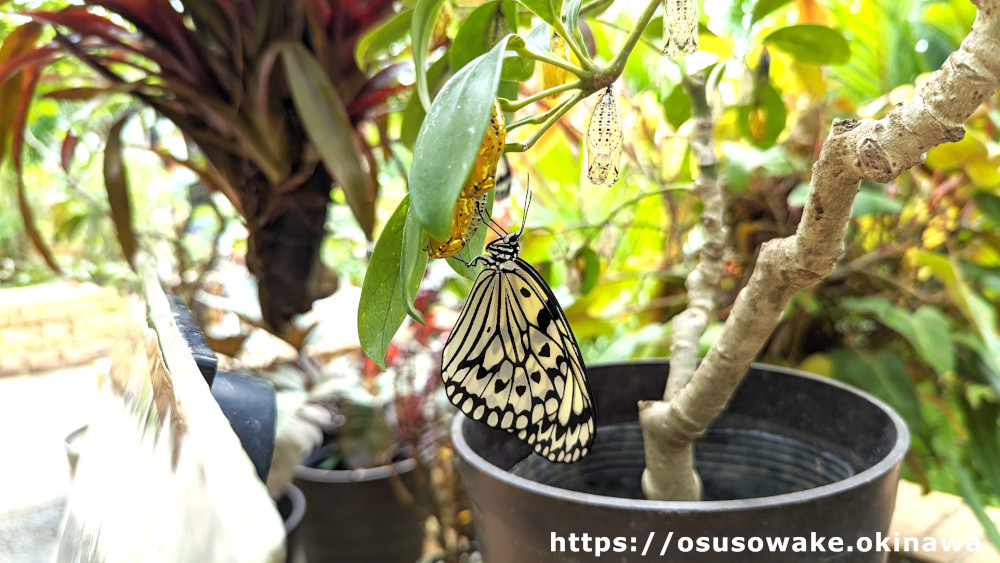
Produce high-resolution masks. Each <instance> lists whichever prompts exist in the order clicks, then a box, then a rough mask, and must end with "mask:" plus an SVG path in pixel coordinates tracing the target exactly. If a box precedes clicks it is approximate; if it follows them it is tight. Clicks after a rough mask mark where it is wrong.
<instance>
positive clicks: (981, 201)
mask: <svg viewBox="0 0 1000 563" xmlns="http://www.w3.org/2000/svg"><path fill="white" fill-rule="evenodd" d="M972 200H973V201H975V202H976V209H979V212H980V213H982V214H983V215H985V216H987V217H989V218H990V221H992V222H993V224H994V225H997V226H1000V197H997V196H996V195H994V194H991V193H989V192H979V193H977V194H976V195H974V196H972Z"/></svg>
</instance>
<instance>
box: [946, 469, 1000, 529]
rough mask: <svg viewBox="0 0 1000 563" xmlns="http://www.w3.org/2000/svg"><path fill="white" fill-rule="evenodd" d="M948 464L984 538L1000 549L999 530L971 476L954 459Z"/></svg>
mask: <svg viewBox="0 0 1000 563" xmlns="http://www.w3.org/2000/svg"><path fill="white" fill-rule="evenodd" d="M948 462H949V465H950V466H951V470H952V472H954V474H955V476H956V477H958V490H959V491H960V492H961V493H962V498H963V499H965V502H966V504H968V505H969V508H970V509H971V510H972V513H973V514H975V515H976V520H979V524H980V525H981V526H982V527H983V531H984V532H986V537H987V538H988V539H989V540H990V543H992V544H993V545H994V546H996V547H997V549H1000V530H997V525H996V524H995V523H994V522H993V519H992V518H991V517H990V515H989V514H988V513H987V512H986V505H985V504H984V503H983V499H982V495H981V494H980V493H979V490H978V489H977V488H976V484H975V482H974V481H973V479H972V476H971V475H969V472H968V470H966V469H965V468H964V467H962V465H961V464H959V463H958V462H957V461H955V460H954V459H949V460H948Z"/></svg>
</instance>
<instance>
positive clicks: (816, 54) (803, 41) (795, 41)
mask: <svg viewBox="0 0 1000 563" xmlns="http://www.w3.org/2000/svg"><path fill="white" fill-rule="evenodd" d="M764 44H765V45H770V46H772V47H774V48H775V49H778V50H779V51H783V52H784V53H785V54H787V55H789V56H790V57H792V58H793V59H795V60H796V61H798V62H800V63H803V64H807V65H826V64H837V65H839V64H844V63H846V62H847V61H848V60H850V58H851V48H850V46H849V45H848V44H847V39H844V35H843V34H842V33H841V32H840V31H839V30H836V29H833V28H831V27H826V26H825V25H816V24H811V23H809V24H802V25H791V26H788V27H783V28H781V29H778V30H776V31H774V32H773V33H771V34H770V35H768V36H767V37H765V38H764Z"/></svg>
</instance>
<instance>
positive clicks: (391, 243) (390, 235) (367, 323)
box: [358, 197, 426, 369]
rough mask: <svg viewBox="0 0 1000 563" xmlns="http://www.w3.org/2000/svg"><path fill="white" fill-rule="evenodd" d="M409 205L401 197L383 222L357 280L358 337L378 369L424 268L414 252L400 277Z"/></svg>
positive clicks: (382, 362)
mask: <svg viewBox="0 0 1000 563" xmlns="http://www.w3.org/2000/svg"><path fill="white" fill-rule="evenodd" d="M409 207H410V205H409V198H408V197H404V198H403V201H401V202H399V206H397V207H396V211H395V212H393V214H392V217H390V218H389V221H388V222H386V224H385V228H384V229H382V234H381V235H380V236H379V237H378V241H377V242H376V243H375V249H374V250H373V251H372V256H371V259H370V260H369V262H368V269H367V271H366V272H365V280H364V282H362V284H361V300H360V302H359V304H358V337H359V338H360V340H361V348H362V349H363V350H364V352H365V354H367V355H368V357H369V358H371V360H372V361H373V362H375V363H376V364H378V366H379V367H381V368H382V369H385V353H386V350H388V349H389V343H390V342H391V341H392V338H393V336H395V335H396V331H397V330H399V327H400V325H402V324H403V319H405V318H406V314H407V309H408V306H407V304H406V296H407V295H416V293H417V288H419V286H420V280H421V279H422V278H423V274H424V268H421V267H419V264H420V258H419V256H418V258H417V261H416V266H415V267H414V269H413V271H412V272H411V275H410V278H409V280H408V283H406V284H403V283H402V282H401V281H400V277H401V276H400V272H399V271H400V268H401V267H402V263H403V261H402V249H403V229H404V226H405V224H406V213H407V210H408V209H409ZM424 260H426V258H424Z"/></svg>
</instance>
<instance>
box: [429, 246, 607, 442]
mask: <svg viewBox="0 0 1000 563" xmlns="http://www.w3.org/2000/svg"><path fill="white" fill-rule="evenodd" d="M585 369H586V368H585V366H584V364H583V358H582V356H581V355H580V349H579V347H578V346H577V343H576V338H575V337H574V336H573V333H572V331H571V330H570V328H569V323H568V322H567V321H566V315H565V314H564V313H563V311H562V309H561V308H560V307H559V303H558V302H557V301H556V299H555V296H553V295H552V292H551V290H550V289H549V288H548V285H547V284H546V283H545V281H544V280H543V279H542V277H541V276H540V275H539V274H538V272H536V271H535V270H534V268H532V267H531V266H530V265H529V264H528V263H527V262H525V261H523V260H521V259H520V258H518V257H516V256H515V257H514V258H513V259H508V260H504V261H501V262H499V267H487V268H484V270H483V271H482V272H481V273H480V274H479V277H478V278H477V279H476V282H475V284H474V285H473V288H472V292H471V294H470V295H469V299H468V300H467V302H466V305H465V308H464V309H463V310H462V313H461V315H460V316H459V319H458V321H457V322H456V324H455V328H454V329H453V330H452V333H451V335H450V336H449V338H448V341H447V343H446V344H445V349H444V355H443V358H442V378H443V379H444V383H445V391H446V393H447V395H448V398H449V399H450V400H451V402H452V403H453V404H454V405H455V406H457V407H458V408H459V409H461V410H462V412H464V413H465V414H466V415H468V416H470V417H471V418H474V419H476V420H480V421H482V422H485V423H486V424H488V425H490V426H493V427H495V428H500V429H503V430H506V431H508V432H511V433H513V434H515V435H517V436H518V438H520V439H521V440H524V441H525V442H527V443H528V444H530V445H531V446H532V447H533V448H534V450H535V451H536V452H537V453H538V454H540V455H542V456H544V457H546V458H547V459H549V460H550V461H560V462H572V461H576V460H578V459H579V458H580V457H582V456H584V455H586V453H587V450H588V449H589V447H590V445H591V443H592V442H593V437H594V424H595V422H594V411H593V400H592V398H591V397H592V395H591V393H590V386H589V383H588V382H587V379H586V372H585Z"/></svg>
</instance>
